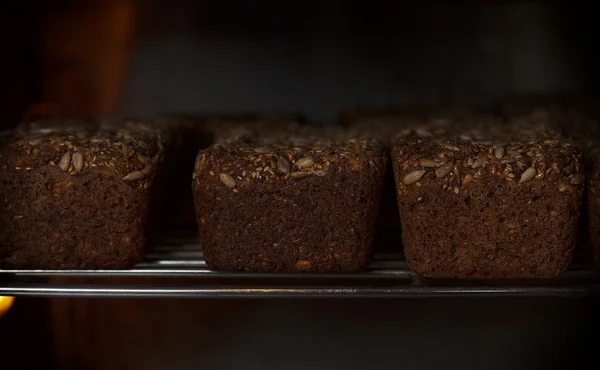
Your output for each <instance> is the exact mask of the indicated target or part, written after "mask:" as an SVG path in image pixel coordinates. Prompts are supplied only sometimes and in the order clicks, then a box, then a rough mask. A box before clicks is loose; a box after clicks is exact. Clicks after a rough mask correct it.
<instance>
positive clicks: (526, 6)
mask: <svg viewBox="0 0 600 370" xmlns="http://www.w3.org/2000/svg"><path fill="white" fill-rule="evenodd" d="M82 4H84V5H82ZM105 8H106V9H108V8H110V9H113V8H114V9H115V10H114V11H113V10H110V11H108V10H107V11H105V10H104V9H105ZM90 9H92V10H90ZM98 9H100V10H98ZM594 10H595V7H594V6H593V5H591V4H590V5H572V4H568V3H566V2H529V3H527V2H517V1H512V2H510V1H508V2H501V1H489V2H475V1H464V2H458V3H454V4H450V3H442V2H437V3H435V2H419V4H413V3H406V4H404V2H402V4H400V2H398V3H392V2H383V1H375V0H374V1H357V2H351V3H350V2H344V1H290V2H282V1H191V0H189V1H175V0H171V1H157V0H155V1H144V2H135V1H133V2H132V1H126V0H123V1H104V2H99V1H92V2H81V1H80V2H77V1H70V2H67V1H57V2H41V1H25V2H17V1H9V2H6V3H4V9H3V11H2V12H1V13H0V28H1V30H2V32H1V33H0V35H1V36H0V37H2V42H1V45H2V46H3V47H4V54H3V55H4V58H2V62H1V63H0V65H1V66H2V68H1V69H0V73H2V84H1V86H2V89H1V91H2V96H1V97H2V99H0V108H1V109H2V112H3V117H4V118H3V120H0V122H1V127H3V128H5V127H11V126H13V125H14V124H16V122H17V121H18V120H19V119H20V117H23V115H24V114H26V112H27V111H28V107H31V106H32V105H34V104H37V106H39V104H40V103H43V104H42V105H43V106H45V105H44V104H50V105H51V106H58V107H60V108H57V109H59V110H60V111H61V112H62V113H64V114H68V115H92V114H132V115H154V114H163V113H168V112H174V111H177V112H190V113H193V112H204V111H214V112H221V113H223V112H236V111H248V110H250V111H262V112H272V111H302V112H305V113H307V114H308V115H309V117H310V118H312V119H314V120H318V121H324V122H333V121H334V120H335V118H336V116H337V113H338V111H339V110H340V109H342V108H347V107H352V106H373V105H388V104H421V103H452V104H459V103H460V104H464V103H468V104H484V105H485V104H490V103H492V102H494V101H496V100H498V99H503V98H507V97H514V96H519V95H530V94H533V95H537V94H543V95H548V94H549V95H554V94H567V95H570V94H584V95H585V94H587V95H591V94H594V93H595V92H596V90H597V89H596V86H598V84H599V83H600V75H599V72H598V67H597V66H598V65H600V64H599V62H600V60H599V55H598V52H597V41H596V40H597V39H598V38H597V36H598V32H597V30H596V29H597V27H596V26H595V22H596V13H595V12H594ZM29 109H30V110H31V108H29ZM34 111H39V109H38V110H34ZM42 111H44V110H43V109H42ZM598 308H599V306H598V302H597V300H594V299H562V298H560V299H558V298H544V299H539V298H519V299H508V298H484V299H483V298H470V299H465V298H460V299H458V298H456V299H455V298H446V299H417V300H415V299H402V300H374V301H367V300H337V301H328V300H312V301H307V300H293V301H285V300H277V301H274V300H271V301H250V300H234V301H222V300H209V301H207V300H188V301H180V300H170V301H167V300H117V299H110V300H99V299H98V300H89V299H71V300H67V299H55V300H48V299H24V298H17V300H16V302H15V305H14V307H13V308H12V309H11V311H10V312H9V313H8V314H7V315H6V316H5V317H4V318H3V319H1V320H0V364H1V365H0V368H2V369H4V368H6V369H15V368H48V367H50V366H51V364H54V366H55V367H59V368H70V369H82V368H86V369H140V370H141V369H165V368H168V369H191V368H207V369H233V368H244V369H282V368H285V369H330V368H348V369H363V368H373V369H375V368H399V367H401V368H406V369H431V368H443V369H454V368H457V369H465V370H466V369H482V368H485V369H559V368H568V369H573V368H578V367H583V366H584V364H585V363H586V361H588V360H591V359H593V358H594V357H597V355H595V353H594V352H593V351H594V348H593V346H594V345H595V343H598V332H599V330H598V329H600V328H599V326H598V318H597V317H598V312H600V311H598ZM590 364H592V365H591V366H593V364H594V362H590Z"/></svg>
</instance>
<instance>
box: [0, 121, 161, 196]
mask: <svg viewBox="0 0 600 370" xmlns="http://www.w3.org/2000/svg"><path fill="white" fill-rule="evenodd" d="M170 138H171V130H170V129H169V128H168V125H167V124H166V122H163V121H161V120H159V119H157V120H136V119H97V120H96V119H85V120H84V119H65V120H61V119H51V120H43V121H37V122H29V123H22V124H20V125H19V126H18V127H17V128H16V129H15V130H13V131H9V132H5V133H4V134H3V135H1V136H0V170H2V171H12V172H22V171H31V170H34V169H39V168H42V167H49V168H56V169H58V170H60V171H63V172H65V173H67V174H69V175H71V176H80V175H85V174H86V173H89V172H103V173H107V174H115V175H117V176H118V177H120V178H122V180H123V181H126V182H129V183H131V184H132V185H133V186H140V187H147V186H148V183H149V182H150V180H151V178H152V176H153V174H154V172H155V169H156V166H157V164H158V163H159V162H161V161H162V159H163V154H164V147H165V146H166V145H167V141H168V140H169V139H170Z"/></svg>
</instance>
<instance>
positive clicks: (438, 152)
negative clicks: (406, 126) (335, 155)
mask: <svg viewBox="0 0 600 370" xmlns="http://www.w3.org/2000/svg"><path fill="white" fill-rule="evenodd" d="M492 121H493V119H492ZM538 123H539V122H531V121H530V117H529V116H527V117H520V118H515V119H514V120H513V121H512V123H510V124H503V125H496V124H486V125H481V124H478V122H477V120H476V121H475V122H472V121H471V122H462V123H460V122H452V123H451V124H448V125H447V126H446V127H435V128H432V127H430V126H428V125H425V126H424V127H420V128H415V129H412V130H407V131H405V132H403V133H402V134H401V135H400V136H399V137H398V138H397V140H396V141H395V143H394V145H393V150H392V159H393V163H394V170H395V177H396V184H397V191H398V204H399V208H400V216H401V220H402V233H403V241H404V248H405V253H406V256H407V260H408V263H409V264H410V266H411V267H412V268H413V269H414V270H415V271H416V272H417V273H418V274H419V275H421V276H424V277H435V278H521V277H551V276H556V275H558V274H560V273H562V272H564V271H565V270H566V269H567V267H568V266H569V264H570V262H571V258H572V251H573V248H574V246H575V238H576V230H577V220H578V217H579V213H580V206H581V200H582V194H583V186H584V185H583V184H584V174H583V167H582V165H581V162H580V161H581V159H580V158H581V154H580V151H579V149H578V148H577V147H576V146H575V145H573V144H572V143H570V142H569V141H567V140H565V139H563V138H562V137H561V136H560V135H558V134H557V133H555V132H554V131H553V130H550V129H547V128H544V127H541V126H539V125H538ZM538 126H539V127H538ZM542 126H543V125H542Z"/></svg>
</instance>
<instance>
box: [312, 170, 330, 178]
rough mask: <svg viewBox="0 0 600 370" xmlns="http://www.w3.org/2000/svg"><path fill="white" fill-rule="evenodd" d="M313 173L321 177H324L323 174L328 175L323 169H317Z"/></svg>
mask: <svg viewBox="0 0 600 370" xmlns="http://www.w3.org/2000/svg"><path fill="white" fill-rule="evenodd" d="M313 173H314V174H315V175H317V176H319V177H323V176H325V175H327V173H326V172H325V171H323V170H318V171H315V172H313Z"/></svg>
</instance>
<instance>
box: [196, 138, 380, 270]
mask: <svg viewBox="0 0 600 370" xmlns="http://www.w3.org/2000/svg"><path fill="white" fill-rule="evenodd" d="M334 136H337V138H335V139H328V138H325V137H322V134H321V133H320V132H319V130H316V132H313V130H312V129H309V130H302V131H301V132H293V133H291V134H288V135H287V136H286V134H285V132H281V131H280V132H276V133H269V132H263V133H262V135H261V136H260V137H255V138H254V139H252V140H251V141H230V142H228V143H226V144H220V145H213V146H211V147H210V148H208V149H206V150H203V151H200V153H199V154H198V157H197V161H196V169H195V171H194V180H193V190H194V198H195V204H196V213H197V217H198V225H199V228H200V235H201V237H202V243H203V250H204V257H205V259H206V262H207V264H208V266H209V267H211V268H215V269H220V270H244V271H264V272H296V271H319V272H350V271H357V270H361V269H363V268H364V267H365V266H366V265H367V264H368V263H369V261H370V258H371V252H372V248H373V243H374V230H375V222H376V220H377V215H378V212H379V207H380V201H381V193H382V190H383V179H384V171H385V161H386V157H385V155H384V152H383V150H382V148H381V145H379V144H378V143H377V142H375V141H373V140H366V139H365V140H358V139H356V140H355V139H350V138H344V135H334ZM329 137H331V136H329Z"/></svg>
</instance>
